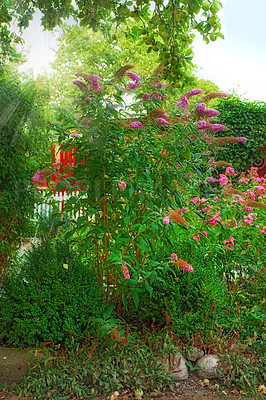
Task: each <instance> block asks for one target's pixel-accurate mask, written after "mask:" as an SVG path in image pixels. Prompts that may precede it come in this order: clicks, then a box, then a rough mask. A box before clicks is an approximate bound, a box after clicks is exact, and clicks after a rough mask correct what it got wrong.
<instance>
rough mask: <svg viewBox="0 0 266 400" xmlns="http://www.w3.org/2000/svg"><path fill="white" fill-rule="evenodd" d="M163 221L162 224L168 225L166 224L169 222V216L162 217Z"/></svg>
mask: <svg viewBox="0 0 266 400" xmlns="http://www.w3.org/2000/svg"><path fill="white" fill-rule="evenodd" d="M163 223H164V225H168V224H169V223H170V219H169V217H165V218H164V219H163Z"/></svg>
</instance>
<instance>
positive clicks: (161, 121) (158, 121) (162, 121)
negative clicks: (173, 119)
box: [156, 118, 169, 125]
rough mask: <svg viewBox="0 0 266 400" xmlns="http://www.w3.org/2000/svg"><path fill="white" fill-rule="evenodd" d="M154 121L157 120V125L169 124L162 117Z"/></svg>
mask: <svg viewBox="0 0 266 400" xmlns="http://www.w3.org/2000/svg"><path fill="white" fill-rule="evenodd" d="M156 121H157V124H158V125H168V124H169V122H168V121H166V119H164V118H157V120H156Z"/></svg>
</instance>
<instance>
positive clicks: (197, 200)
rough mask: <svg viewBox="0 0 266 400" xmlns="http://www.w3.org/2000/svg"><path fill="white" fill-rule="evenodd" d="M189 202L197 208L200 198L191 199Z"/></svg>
mask: <svg viewBox="0 0 266 400" xmlns="http://www.w3.org/2000/svg"><path fill="white" fill-rule="evenodd" d="M191 201H192V202H193V203H195V204H197V206H199V205H200V198H199V197H193V199H191Z"/></svg>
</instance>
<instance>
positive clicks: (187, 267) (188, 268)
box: [181, 264, 193, 272]
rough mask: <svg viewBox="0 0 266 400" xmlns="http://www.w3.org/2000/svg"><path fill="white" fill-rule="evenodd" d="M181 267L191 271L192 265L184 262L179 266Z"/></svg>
mask: <svg viewBox="0 0 266 400" xmlns="http://www.w3.org/2000/svg"><path fill="white" fill-rule="evenodd" d="M181 268H182V269H184V270H185V271H188V272H193V267H192V265H190V264H184V265H182V266H181Z"/></svg>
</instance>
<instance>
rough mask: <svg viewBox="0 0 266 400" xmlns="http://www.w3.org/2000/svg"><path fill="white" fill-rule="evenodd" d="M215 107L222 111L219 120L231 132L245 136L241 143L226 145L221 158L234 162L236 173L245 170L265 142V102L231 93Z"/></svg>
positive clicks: (257, 157)
mask: <svg viewBox="0 0 266 400" xmlns="http://www.w3.org/2000/svg"><path fill="white" fill-rule="evenodd" d="M217 109H218V110H219V111H220V112H221V114H220V115H219V122H220V123H221V124H224V125H226V126H227V127H228V129H229V130H230V135H232V136H245V137H246V138H247V139H248V140H247V142H246V143H243V144H241V145H240V146H239V144H232V145H231V146H227V147H226V148H224V149H223V150H221V151H220V153H219V155H220V157H221V159H223V160H226V161H228V162H231V163H233V164H234V167H235V170H236V171H237V172H238V173H240V172H242V171H245V170H247V169H248V168H249V167H250V166H252V164H254V162H257V161H259V159H260V158H261V157H262V149H263V146H265V145H266V104H265V103H262V102H249V101H247V100H241V99H240V98H239V97H236V96H230V98H229V99H227V100H226V101H220V102H219V103H218V104H217Z"/></svg>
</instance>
